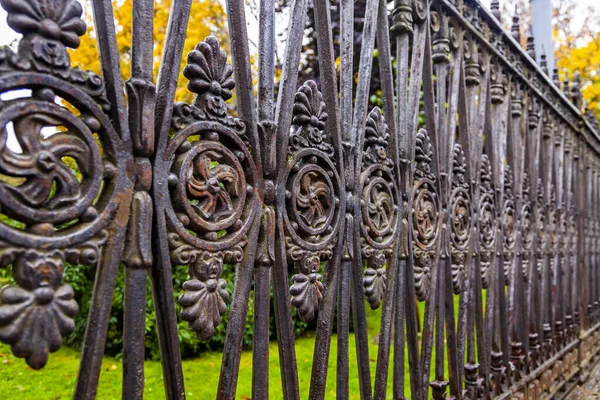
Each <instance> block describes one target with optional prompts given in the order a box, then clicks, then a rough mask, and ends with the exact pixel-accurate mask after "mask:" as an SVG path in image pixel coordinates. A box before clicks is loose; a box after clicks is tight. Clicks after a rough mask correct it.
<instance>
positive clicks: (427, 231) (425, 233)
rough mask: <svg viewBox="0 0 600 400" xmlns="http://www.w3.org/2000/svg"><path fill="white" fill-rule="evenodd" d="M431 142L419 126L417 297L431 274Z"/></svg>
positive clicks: (435, 215) (434, 222) (434, 206)
mask: <svg viewBox="0 0 600 400" xmlns="http://www.w3.org/2000/svg"><path fill="white" fill-rule="evenodd" d="M432 161H433V146H432V144H431V140H430V138H429V134H428V133H427V131H426V130H425V129H421V130H419V132H418V133H417V140H416V146H415V163H416V166H415V182H414V189H413V193H414V200H413V227H414V234H413V240H414V259H415V261H414V269H415V289H416V294H417V298H418V299H419V300H420V301H423V300H425V298H426V297H427V295H428V293H429V290H430V286H431V279H432V276H433V268H434V265H433V263H434V259H435V248H434V244H435V240H436V238H437V233H438V223H439V201H438V196H437V193H436V190H435V181H436V178H435V174H433V172H432V171H431V164H432Z"/></svg>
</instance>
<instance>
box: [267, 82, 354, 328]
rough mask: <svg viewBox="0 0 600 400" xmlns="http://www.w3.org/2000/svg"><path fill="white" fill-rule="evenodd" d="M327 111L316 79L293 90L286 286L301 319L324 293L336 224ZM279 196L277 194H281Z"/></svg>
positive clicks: (286, 183)
mask: <svg viewBox="0 0 600 400" xmlns="http://www.w3.org/2000/svg"><path fill="white" fill-rule="evenodd" d="M326 121H327V112H326V111H325V103H324V102H323V95H322V93H321V92H320V91H319V89H318V87H317V84H316V83H315V82H314V81H308V82H306V83H304V84H303V85H302V86H301V87H300V89H298V91H297V92H296V96H295V102H294V106H293V119H292V123H293V125H294V126H293V127H292V133H291V134H290V137H289V144H290V147H289V150H290V154H289V155H288V164H287V168H286V170H285V175H284V176H283V177H282V179H283V180H284V181H283V182H284V184H283V185H280V189H279V190H285V193H281V192H280V195H279V196H278V197H279V198H280V199H283V200H284V201H285V203H280V204H279V206H280V207H282V208H284V209H285V211H286V212H285V213H284V229H285V236H286V237H285V244H286V252H287V260H288V262H293V263H294V269H295V271H296V274H295V275H294V276H293V277H292V282H293V283H292V285H291V287H290V295H291V303H292V305H293V306H294V307H295V308H296V310H297V312H298V315H299V317H300V319H302V320H303V321H311V320H312V319H313V318H314V317H315V315H316V313H317V310H318V308H319V304H320V303H321V300H322V298H323V290H324V285H323V283H322V282H321V281H322V279H323V277H322V276H321V274H320V268H321V263H323V262H325V261H327V260H329V259H331V257H332V256H333V241H334V237H335V233H336V231H337V229H338V227H339V226H340V223H341V219H340V204H339V203H340V200H339V199H340V195H341V194H342V193H343V190H342V187H341V185H340V179H339V177H338V174H337V170H336V166H335V159H334V158H333V145H332V144H331V138H330V137H329V136H328V135H327V133H326V132H325V123H326ZM279 201H281V200H279Z"/></svg>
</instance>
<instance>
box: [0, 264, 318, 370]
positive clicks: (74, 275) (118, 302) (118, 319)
mask: <svg viewBox="0 0 600 400" xmlns="http://www.w3.org/2000/svg"><path fill="white" fill-rule="evenodd" d="M95 274H96V270H95V268H92V267H87V266H84V265H73V266H71V265H68V266H67V267H66V268H65V277H64V281H65V282H67V283H69V284H70V285H71V286H72V287H73V290H74V292H75V299H76V300H77V303H78V304H79V308H80V311H79V314H77V315H76V316H75V331H74V332H73V333H72V334H71V335H70V336H69V337H68V338H66V340H65V342H66V344H68V345H69V346H71V347H74V348H76V349H80V348H81V345H82V343H83V337H84V334H85V328H86V325H87V315H88V312H89V309H90V304H91V301H92V293H93V285H94V278H95ZM223 278H224V279H226V280H227V282H228V287H227V289H228V291H229V292H230V293H232V292H233V282H234V280H235V266H233V265H226V266H225V267H224V271H223ZM187 279H189V277H188V270H187V267H183V266H178V267H175V268H174V269H173V286H174V288H175V298H174V299H173V301H174V302H175V305H176V310H177V314H178V315H179V312H180V309H181V308H180V306H179V304H178V303H177V301H176V300H177V297H178V296H179V294H180V292H181V289H180V288H181V287H182V285H183V282H185V281H186V280H187ZM1 283H12V278H11V277H10V269H5V270H1V271H0V284H1ZM146 299H147V300H146V328H145V329H146V335H145V347H146V358H148V359H151V360H158V359H160V349H159V346H158V336H157V332H156V316H155V314H154V305H153V301H152V291H151V285H150V282H149V280H148V283H147V296H146ZM123 307H124V268H123V267H122V268H120V270H119V274H118V276H117V283H116V288H115V293H114V296H113V301H112V309H111V314H110V323H109V328H108V333H107V338H106V349H105V353H106V354H107V355H110V356H114V357H117V358H119V357H120V356H121V353H122V350H123ZM228 317H229V316H228V313H226V314H225V315H224V316H223V318H222V323H221V325H219V326H218V327H217V329H216V331H215V335H214V336H213V337H212V338H211V339H210V340H208V341H207V342H200V341H199V340H198V339H197V338H196V335H195V333H194V332H193V331H191V330H190V329H189V328H188V324H187V323H186V322H184V321H181V320H180V321H179V322H178V324H177V333H178V336H179V342H180V346H181V354H182V356H183V357H193V356H197V355H199V354H200V353H202V352H205V351H207V350H222V349H223V346H224V343H225V333H226V328H227V320H228ZM253 322H254V298H253V296H251V297H250V301H249V303H248V314H247V317H246V326H245V329H244V346H251V345H252V330H253ZM270 325H271V334H272V337H273V338H274V336H275V321H274V317H273V314H272V313H271V322H270ZM293 326H294V332H295V334H296V335H298V336H299V335H302V334H303V333H304V332H305V331H306V330H307V329H308V328H309V324H307V323H305V322H302V321H300V319H299V318H297V316H296V314H295V313H294V314H293Z"/></svg>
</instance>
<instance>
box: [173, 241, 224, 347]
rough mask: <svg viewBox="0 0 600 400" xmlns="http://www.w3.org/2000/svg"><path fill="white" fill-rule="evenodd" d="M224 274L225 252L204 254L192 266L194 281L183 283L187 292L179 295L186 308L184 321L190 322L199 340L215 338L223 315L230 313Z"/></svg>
mask: <svg viewBox="0 0 600 400" xmlns="http://www.w3.org/2000/svg"><path fill="white" fill-rule="evenodd" d="M222 274H223V253H221V252H217V253H214V254H212V253H209V252H207V251H204V252H202V253H200V254H199V255H198V257H196V259H195V260H194V262H193V263H192V264H191V266H190V275H191V276H192V277H193V278H194V279H191V280H189V281H186V282H184V284H183V290H184V292H183V294H182V295H181V296H179V304H180V305H181V307H183V310H182V311H181V319H183V320H184V321H188V323H189V325H190V329H191V330H193V331H194V332H196V335H197V336H198V339H199V340H207V339H209V338H210V337H211V336H212V335H214V333H215V328H216V327H217V326H218V325H219V324H220V323H221V316H222V315H223V314H225V311H227V301H229V292H228V291H227V282H226V281H225V279H222V278H221V276H222Z"/></svg>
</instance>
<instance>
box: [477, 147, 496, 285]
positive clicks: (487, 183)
mask: <svg viewBox="0 0 600 400" xmlns="http://www.w3.org/2000/svg"><path fill="white" fill-rule="evenodd" d="M480 174H481V188H480V191H481V195H480V198H479V242H480V245H481V250H480V260H481V265H480V269H481V283H482V286H483V288H484V289H487V287H488V285H489V283H490V279H491V276H490V274H491V273H492V259H493V255H494V242H495V240H496V211H495V210H496V209H495V203H494V187H493V183H492V164H491V163H490V159H489V157H488V155H487V154H483V155H482V156H481V170H480Z"/></svg>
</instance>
